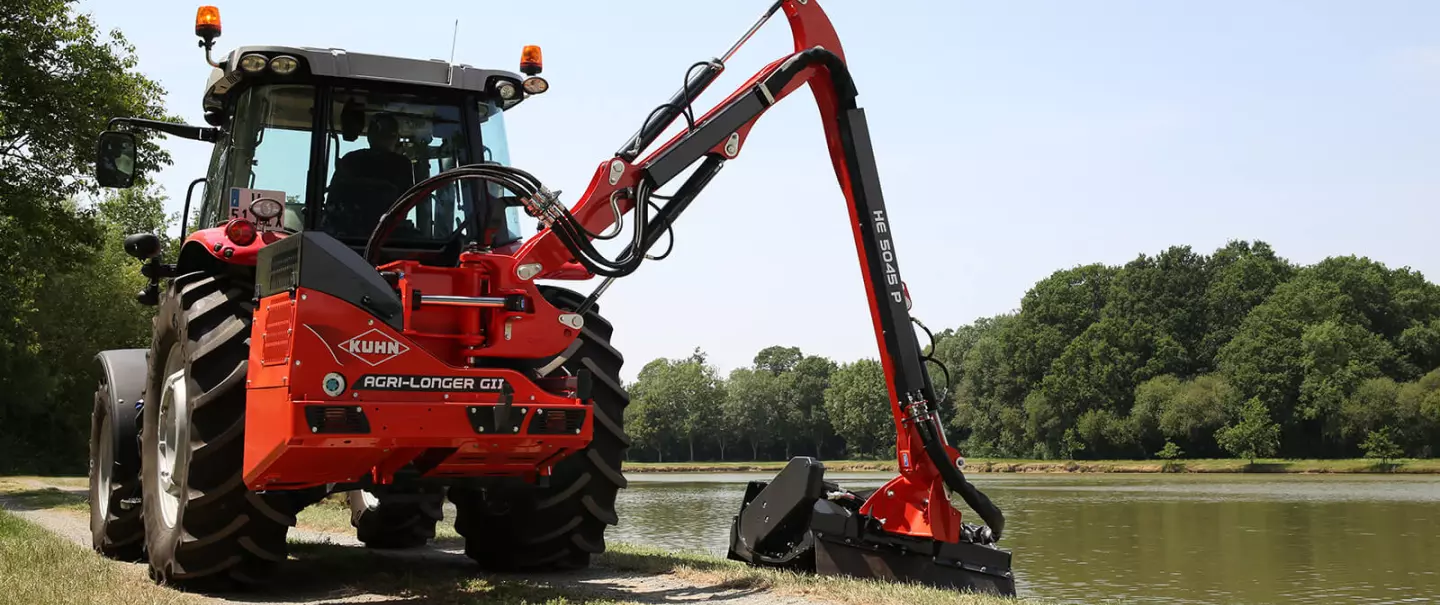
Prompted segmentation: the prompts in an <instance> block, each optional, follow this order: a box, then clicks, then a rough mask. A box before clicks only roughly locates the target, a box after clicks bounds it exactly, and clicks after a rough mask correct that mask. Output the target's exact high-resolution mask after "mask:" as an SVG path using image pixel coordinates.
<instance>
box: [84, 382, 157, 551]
mask: <svg viewBox="0 0 1440 605" xmlns="http://www.w3.org/2000/svg"><path fill="white" fill-rule="evenodd" d="M107 380H108V378H102V379H101V382H100V388H99V389H97V390H96V391H95V409H94V410H93V412H92V413H91V415H90V543H91V547H93V548H94V549H95V551H96V552H98V553H100V554H101V555H104V556H106V557H109V558H111V559H116V560H120V561H132V562H133V561H140V560H143V559H144V557H145V522H144V520H143V519H141V517H140V507H139V506H137V505H135V504H134V499H135V498H136V497H138V496H139V495H140V477H139V475H136V474H134V470H133V467H131V471H130V475H129V476H126V474H125V473H124V472H123V469H121V468H120V467H119V464H118V463H117V461H116V459H115V458H116V455H115V453H116V451H117V450H118V449H119V447H118V445H119V444H117V443H115V433H116V430H115V428H114V427H113V426H112V422H113V421H114V419H113V418H112V417H111V412H110V410H111V403H110V385H109V384H107V382H106V381H107ZM126 500H129V502H126Z"/></svg>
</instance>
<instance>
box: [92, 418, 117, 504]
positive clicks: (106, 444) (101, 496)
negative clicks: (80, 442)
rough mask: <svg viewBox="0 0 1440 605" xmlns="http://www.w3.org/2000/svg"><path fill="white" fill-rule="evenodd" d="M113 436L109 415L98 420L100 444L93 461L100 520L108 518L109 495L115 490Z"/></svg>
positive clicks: (96, 502) (96, 501) (96, 500)
mask: <svg viewBox="0 0 1440 605" xmlns="http://www.w3.org/2000/svg"><path fill="white" fill-rule="evenodd" d="M114 446H115V436H114V435H112V434H111V430H110V414H105V415H104V416H101V418H100V444H99V445H98V446H97V447H98V448H99V450H100V451H98V452H95V453H96V460H95V466H96V468H95V477H96V489H95V492H96V494H95V505H96V508H97V509H99V511H100V518H101V519H109V518H110V494H112V493H114V490H115V488H114V487H113V486H112V485H111V481H112V480H113V479H112V477H113V475H114V472H115V451H114Z"/></svg>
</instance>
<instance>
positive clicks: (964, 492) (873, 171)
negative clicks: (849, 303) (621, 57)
mask: <svg viewBox="0 0 1440 605" xmlns="http://www.w3.org/2000/svg"><path fill="white" fill-rule="evenodd" d="M780 9H783V10H784V12H785V15H786V17H787V18H788V19H789V21H790V25H791V29H792V32H793V35H794V40H795V51H796V52H795V53H794V54H792V55H790V56H788V57H785V58H783V59H780V60H777V61H775V62H773V63H771V64H769V65H767V66H766V67H765V68H763V69H761V70H760V72H759V73H757V74H756V75H755V76H754V77H752V78H750V80H749V81H748V82H746V83H745V84H744V85H742V86H741V87H740V88H739V89H737V90H736V91H735V92H734V93H732V94H731V95H730V96H729V97H728V98H726V99H725V100H724V101H723V102H721V103H720V104H718V105H717V106H716V107H715V108H713V109H711V110H710V111H709V112H707V113H706V114H704V115H703V116H702V117H701V118H699V119H698V120H695V122H694V124H693V126H689V127H687V129H686V130H684V131H683V132H681V133H680V134H678V135H676V136H675V137H674V138H672V139H670V140H669V141H667V142H666V143H665V144H663V145H662V146H660V147H659V148H658V149H656V150H655V151H654V152H652V153H650V154H649V155H648V156H646V157H645V158H644V159H641V160H639V161H634V158H636V157H638V156H639V154H640V152H641V151H643V149H644V148H645V147H647V146H648V145H649V144H650V143H651V142H652V141H653V140H654V139H655V138H656V137H657V136H658V135H659V133H660V132H662V131H663V130H664V129H665V128H666V127H668V126H669V124H670V123H672V122H673V121H674V120H675V119H676V118H678V117H680V116H681V115H682V114H683V113H684V109H685V108H686V107H688V105H689V103H690V102H691V101H693V100H694V98H695V97H697V96H698V95H699V94H700V93H701V92H702V91H703V90H704V88H705V87H707V86H708V85H709V84H710V83H711V82H713V81H714V79H715V77H717V76H718V74H719V73H720V72H721V71H722V70H723V68H724V64H723V61H721V60H715V61H710V62H705V63H697V64H696V65H695V66H692V71H693V70H694V68H695V67H700V68H701V71H700V73H699V74H697V75H695V76H693V77H691V76H690V74H687V78H686V85H685V87H684V88H683V89H682V90H681V91H680V92H678V93H676V95H675V97H673V98H672V99H671V101H670V102H669V103H667V104H666V105H662V106H661V107H660V108H658V109H657V110H656V112H655V113H653V114H652V116H651V117H652V118H654V117H656V116H658V117H659V118H660V119H659V120H647V122H646V124H645V125H643V126H642V127H641V129H640V130H639V131H638V132H637V133H636V134H635V136H634V137H632V138H631V140H630V141H629V142H627V144H626V145H625V146H624V147H622V149H621V150H620V152H618V153H617V154H616V157H615V158H614V159H611V160H608V161H606V162H604V163H602V164H601V165H600V166H599V167H598V168H597V169H596V172H595V176H594V177H593V179H592V181H591V183H590V186H589V188H588V189H587V190H586V192H585V194H584V195H583V196H582V198H581V200H580V201H579V202H578V203H577V204H576V205H575V207H574V208H573V209H572V210H570V211H568V212H561V213H558V214H557V213H555V209H554V208H553V207H550V206H547V205H546V201H544V200H541V201H537V202H535V203H534V205H533V206H532V211H533V212H535V213H536V214H539V215H541V216H542V220H544V221H545V223H546V228H545V229H543V230H542V231H541V232H540V233H539V234H538V235H536V236H535V237H534V238H532V239H531V240H530V241H528V242H526V244H525V245H524V246H522V247H521V248H520V249H519V250H518V251H517V252H516V254H515V256H516V259H517V262H516V265H515V266H516V267H517V268H518V271H524V272H528V273H530V275H533V276H536V277H539V278H556V277H570V278H576V277H582V278H583V277H589V276H590V275H592V274H602V275H606V276H607V277H612V278H613V277H617V276H622V275H627V274H629V273H630V272H632V271H634V268H635V266H638V264H639V262H640V261H641V260H643V258H644V254H645V252H647V251H648V250H649V249H650V247H651V246H653V245H654V244H655V243H656V242H657V241H658V240H659V239H660V236H661V234H662V233H663V232H664V231H665V230H666V229H667V228H668V227H669V226H670V225H671V224H672V223H673V221H674V220H675V218H676V217H677V216H678V215H679V214H680V213H681V212H682V211H684V209H685V208H686V207H687V206H688V205H689V204H690V202H691V201H693V200H694V198H695V196H696V195H697V194H698V193H699V192H700V190H701V189H703V188H704V187H705V185H706V184H708V183H709V182H710V180H711V179H712V178H714V176H715V175H716V173H718V171H719V170H720V168H721V167H722V166H723V165H724V163H725V162H726V161H728V160H730V159H733V158H735V157H736V156H738V155H739V153H740V149H741V147H742V146H743V144H744V141H745V138H746V136H747V135H748V134H749V131H750V129H751V128H752V127H753V126H754V124H755V122H756V120H758V119H759V117H760V116H761V115H763V114H764V113H765V111H767V110H768V109H769V108H770V107H771V106H773V105H774V104H775V103H777V102H779V101H780V100H781V99H784V98H785V97H787V96H788V95H789V94H790V93H792V92H794V91H795V90H796V89H797V88H799V87H800V86H801V85H803V84H807V83H808V84H810V88H811V91H812V92H813V93H814V95H815V101H816V104H817V105H818V106H819V110H820V116H821V121H822V125H823V126H824V129H825V136H826V141H827V144H828V148H829V151H830V158H831V162H832V164H833V165H834V169H835V175H836V178H837V179H838V181H839V184H840V188H841V190H842V191H843V192H844V195H845V198H846V201H847V205H848V209H849V212H850V222H851V227H852V230H853V234H854V237H855V246H856V250H857V252H858V253H859V256H860V261H861V269H862V271H861V275H862V277H863V278H864V281H865V290H866V293H867V296H868V298H869V303H870V314H871V319H872V321H873V322H874V325H875V335H876V341H877V344H878V345H879V352H880V361H881V364H882V366H883V368H884V372H885V379H886V384H887V387H888V390H889V395H890V402H891V413H892V414H893V415H894V418H895V427H896V433H897V457H898V458H899V466H900V472H901V475H902V477H901V478H900V479H897V481H898V482H900V484H899V485H898V486H897V487H899V488H907V487H908V488H910V489H913V490H921V492H920V493H918V494H910V496H911V500H913V503H914V504H913V505H911V506H910V508H909V509H905V510H901V511H900V512H899V513H897V515H896V516H903V517H906V518H907V519H901V520H897V519H890V520H888V521H885V524H886V525H887V529H892V526H893V529H895V530H896V531H899V532H901V533H909V534H912V535H921V534H925V535H933V536H934V537H935V538H936V539H941V540H945V541H949V542H954V541H955V540H956V539H957V538H956V536H957V535H958V531H959V528H958V523H955V522H954V521H950V520H949V519H951V517H950V516H949V515H943V514H938V513H936V512H935V511H934V510H932V509H930V508H929V502H930V501H932V500H933V498H932V497H931V496H933V495H936V494H939V493H941V492H940V490H939V489H931V486H932V485H941V484H943V486H944V487H945V488H948V490H949V491H950V492H954V493H958V494H960V495H961V497H962V498H963V499H964V500H965V501H966V503H967V504H968V505H969V506H970V507H971V508H972V509H974V510H975V511H976V512H977V513H978V514H979V515H980V517H981V518H982V519H983V520H984V521H985V522H986V524H987V525H988V526H989V527H990V529H991V531H993V533H994V536H995V537H996V538H998V537H999V536H1000V533H1001V531H1002V529H1003V527H1004V517H1003V515H1002V514H1001V513H1000V510H999V509H998V508H996V507H995V506H994V505H993V504H992V503H991V502H990V501H989V499H988V498H986V497H985V495H984V494H982V493H980V492H979V491H978V490H976V489H975V488H974V486H972V485H970V483H969V482H968V481H966V479H965V477H964V474H963V473H962V472H961V471H960V469H959V466H958V465H957V461H958V459H959V455H958V453H957V452H956V451H955V450H954V449H953V448H951V447H950V446H949V445H948V444H947V443H946V441H945V436H944V433H943V431H942V429H941V424H940V419H939V417H938V415H937V413H936V410H935V409H933V408H932V402H934V401H935V394H934V389H933V386H932V384H931V381H930V377H929V374H928V372H927V371H926V368H925V365H924V362H923V360H922V358H921V350H920V346H919V342H918V340H917V338H916V336H915V332H914V330H913V328H911V327H910V323H911V318H910V314H909V309H908V301H907V295H906V292H905V289H904V282H903V281H902V279H901V276H900V270H899V264H898V259H897V253H896V247H895V244H894V241H893V239H892V229H891V227H890V222H889V220H888V216H887V214H886V210H885V202H884V196H883V195H882V193H881V188H880V180H879V173H878V169H877V166H876V162H875V156H874V152H873V149H872V148H871V142H870V135H869V130H868V128H867V124H866V120H865V112H864V110H863V109H861V108H860V107H858V106H857V105H856V96H857V92H856V89H855V85H854V82H853V81H852V79H851V77H850V73H849V70H848V68H847V66H846V63H845V57H844V51H843V49H842V48H841V46H840V42H839V39H838V37H837V35H836V33H835V30H834V28H833V27H832V26H831V24H830V21H829V18H828V17H826V15H825V13H824V11H823V10H821V8H820V7H819V6H818V4H817V3H816V2H815V1H814V0H782V1H780V2H777V3H776V4H775V5H773V6H772V7H771V8H770V10H769V11H768V12H767V13H766V15H765V16H764V17H762V18H761V20H760V22H759V23H757V24H756V26H755V27H753V28H751V30H750V31H749V32H747V33H746V35H745V37H744V38H742V39H741V41H740V42H739V43H737V44H736V46H735V47H733V48H731V50H730V51H729V52H728V53H726V58H728V57H729V56H730V55H733V54H734V52H735V50H736V49H737V48H738V47H739V46H740V45H741V44H743V43H744V42H745V41H746V40H748V39H749V37H750V35H751V34H753V33H754V31H755V29H757V28H758V27H759V26H760V25H761V24H763V23H764V22H765V21H766V20H767V19H768V18H769V17H770V16H771V15H773V14H774V13H775V12H776V11H777V10H780ZM697 161H699V162H700V166H699V167H698V168H697V169H696V170H695V172H693V173H692V174H691V175H690V177H689V178H688V179H687V180H686V181H685V182H684V183H683V184H682V185H681V186H680V187H679V189H678V190H677V191H676V193H675V194H674V195H673V196H672V197H671V199H670V201H669V203H667V204H666V205H665V206H664V207H663V208H660V209H659V210H658V211H657V213H656V214H655V216H654V217H653V218H651V217H650V216H649V212H648V210H649V199H648V198H649V192H651V191H654V190H656V189H659V188H660V187H663V186H664V185H666V184H667V183H669V182H670V181H671V180H672V179H674V178H675V177H676V176H678V175H679V174H680V173H681V172H683V171H684V170H685V169H686V168H688V167H689V166H691V165H693V164H694V163H695V162H697ZM550 202H551V203H553V200H550ZM612 208H616V209H618V213H617V212H613V211H611V209H612ZM631 210H637V214H638V215H639V216H638V217H637V218H636V222H635V226H634V230H635V239H634V240H633V241H632V244H631V247H630V248H629V249H628V250H627V251H626V252H625V253H622V257H623V258H626V259H628V260H620V261H613V262H602V261H600V260H597V259H595V258H593V256H592V255H591V254H588V253H587V252H588V251H587V249H586V247H587V246H589V240H590V239H592V238H594V237H595V234H596V233H598V232H600V231H602V230H606V229H608V228H610V227H611V226H613V225H614V224H615V223H616V222H617V221H618V220H620V216H622V215H623V214H625V213H627V212H630V211H631ZM566 215H568V216H566ZM577 226H578V227H579V228H577ZM637 246H638V248H639V250H635V247H637ZM577 261H578V262H579V264H580V265H581V266H583V268H584V270H581V269H580V268H579V267H577V266H576V264H575V263H576V262H577ZM602 287H603V286H602ZM937 479H938V481H937ZM895 483H896V482H892V484H895ZM887 487H888V486H887ZM882 489H883V488H882ZM921 502H923V504H921ZM868 506H869V505H868V504H867V507H868ZM877 506H880V505H877ZM915 512H918V513H919V518H920V519H924V521H921V520H917V519H910V518H909V517H914V516H915V515H913V514H912V513H915ZM951 514H952V515H953V511H952V512H951ZM877 516H879V515H877ZM956 519H958V517H956Z"/></svg>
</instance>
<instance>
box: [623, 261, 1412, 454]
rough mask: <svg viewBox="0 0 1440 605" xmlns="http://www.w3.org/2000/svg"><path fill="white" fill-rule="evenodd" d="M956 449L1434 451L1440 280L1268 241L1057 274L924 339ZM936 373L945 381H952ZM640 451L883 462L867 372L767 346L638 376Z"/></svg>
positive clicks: (878, 389) (661, 365)
mask: <svg viewBox="0 0 1440 605" xmlns="http://www.w3.org/2000/svg"><path fill="white" fill-rule="evenodd" d="M935 336H936V343H935V347H934V350H933V351H929V350H928V348H927V352H930V353H932V354H933V357H934V358H936V359H937V360H938V361H939V362H940V363H941V364H943V366H944V371H941V369H940V368H939V367H938V366H932V369H931V371H932V375H933V376H934V377H935V380H936V382H937V383H938V386H939V387H940V388H942V390H943V391H945V392H944V394H943V401H942V402H941V409H942V412H943V413H944V414H945V415H946V417H947V418H949V427H948V431H949V435H950V438H951V441H952V442H955V443H957V444H959V445H960V446H961V448H962V449H963V450H964V451H965V453H966V454H968V455H972V456H987V457H1021V458H1040V459H1103V458H1124V459H1137V458H1140V459H1143V458H1153V457H1160V458H1176V457H1186V458H1189V457H1232V456H1233V457H1241V458H1251V459H1253V458H1256V457H1272V456H1280V457H1287V458H1341V457H1358V456H1372V457H1383V458H1392V457H1399V456H1412V457H1430V456H1432V455H1434V454H1435V447H1436V445H1437V444H1440V287H1437V286H1436V285H1435V284H1432V283H1430V282H1428V281H1426V280H1425V279H1424V277H1423V276H1422V275H1420V274H1419V273H1417V272H1415V271H1411V270H1409V269H1390V268H1387V267H1385V266H1384V265H1382V264H1380V263H1377V262H1374V261H1372V260H1369V259H1366V258H1357V257H1354V256H1347V257H1334V258H1328V259H1325V260H1324V261H1321V262H1319V263H1316V264H1314V265H1311V266H1297V265H1296V264H1294V263H1291V262H1289V261H1287V260H1285V259H1283V258H1281V257H1279V256H1277V255H1276V254H1275V253H1274V251H1273V250H1272V249H1271V248H1270V246H1268V245H1266V244H1265V243H1263V242H1254V243H1251V242H1238V241H1237V242H1231V243H1230V244H1228V245H1226V246H1225V247H1223V248H1221V249H1219V250H1216V251H1215V252H1214V253H1212V254H1209V255H1204V254H1199V253H1196V252H1194V251H1193V250H1191V249H1190V248H1189V247H1183V246H1181V247H1172V248H1170V249H1168V250H1165V251H1163V252H1161V253H1159V254H1157V255H1153V256H1151V255H1141V256H1139V257H1137V258H1136V259H1135V260H1133V261H1130V262H1128V263H1126V264H1124V265H1121V266H1108V265H1103V264H1092V265H1084V266H1078V267H1074V268H1071V269H1066V270H1062V271H1057V272H1055V273H1053V274H1052V275H1050V276H1049V277H1047V278H1045V279H1043V280H1041V281H1040V282H1038V283H1036V284H1035V286H1034V287H1033V288H1031V289H1030V290H1029V291H1028V292H1026V294H1025V296H1024V297H1023V298H1022V299H1021V303H1020V308H1019V310H1017V311H1015V312H1012V313H1006V314H1002V315H998V316H995V317H988V318H982V319H980V320H977V321H976V322H974V323H972V324H970V325H966V326H961V327H959V328H955V329H948V330H945V331H943V332H940V333H938V334H936V335H935ZM947 378H948V380H947ZM632 388H633V392H632V400H633V403H632V405H631V409H630V410H629V411H628V412H627V415H626V422H627V424H628V425H629V427H630V429H631V431H632V432H633V433H634V436H635V439H636V445H637V446H639V447H638V449H639V451H638V452H636V453H635V454H633V455H634V456H635V457H636V458H637V459H650V460H654V459H661V458H663V459H675V458H680V457H685V458H699V459H717V458H722V457H723V458H735V457H736V456H737V454H736V450H737V449H738V450H740V451H741V452H743V456H744V457H746V458H761V459H783V458H782V457H784V458H788V457H789V456H791V455H792V454H796V453H807V454H817V455H821V456H825V455H827V454H829V455H831V456H850V457H855V456H861V457H870V456H885V455H889V454H890V453H891V452H892V451H893V449H892V448H893V441H894V429H893V428H892V420H891V415H890V412H889V402H888V401H887V399H888V395H887V394H886V391H885V386H884V384H883V375H882V373H881V371H880V366H879V364H878V363H877V362H875V361H873V360H860V361H856V362H853V363H850V364H840V365H837V364H836V363H835V362H833V361H831V360H828V359H825V358H823V357H812V356H804V355H802V354H801V352H800V351H799V350H798V349H794V348H786V347H770V348H767V349H765V350H763V351H761V352H760V354H759V355H757V356H756V358H755V360H754V364H753V366H751V367H747V368H742V369H739V370H736V371H734V372H732V373H731V374H730V376H728V377H723V378H722V377H720V376H718V375H717V372H716V371H715V370H714V369H713V368H712V367H711V366H710V365H709V364H707V363H706V361H705V358H704V355H703V353H701V352H700V351H698V350H697V351H696V354H695V355H692V356H691V357H689V358H686V359H678V360H665V359H657V360H655V361H653V362H651V363H650V364H649V365H647V366H646V367H645V368H644V369H643V370H642V372H641V373H640V375H639V376H638V378H637V381H636V383H635V384H634V385H633V386H632Z"/></svg>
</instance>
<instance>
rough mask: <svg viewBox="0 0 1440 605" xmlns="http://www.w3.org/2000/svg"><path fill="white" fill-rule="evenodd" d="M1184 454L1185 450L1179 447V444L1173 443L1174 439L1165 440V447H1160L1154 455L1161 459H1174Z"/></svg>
mask: <svg viewBox="0 0 1440 605" xmlns="http://www.w3.org/2000/svg"><path fill="white" fill-rule="evenodd" d="M1184 455H1185V450H1182V449H1180V446H1178V445H1175V442H1174V441H1166V442H1165V447H1162V448H1160V451H1158V452H1155V457H1156V458H1159V459H1161V460H1175V459H1177V458H1179V457H1181V456H1184Z"/></svg>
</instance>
